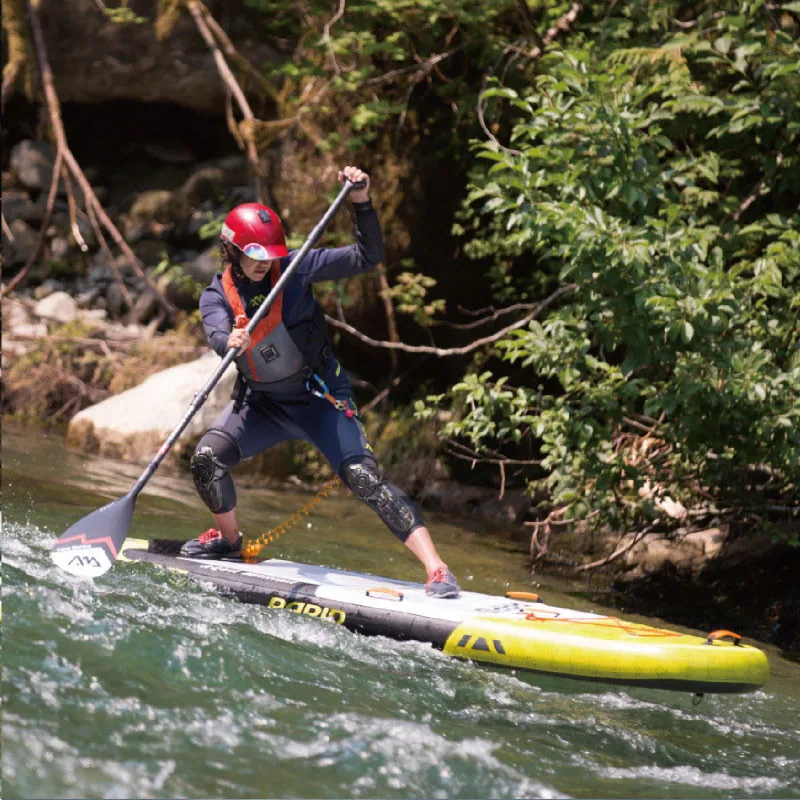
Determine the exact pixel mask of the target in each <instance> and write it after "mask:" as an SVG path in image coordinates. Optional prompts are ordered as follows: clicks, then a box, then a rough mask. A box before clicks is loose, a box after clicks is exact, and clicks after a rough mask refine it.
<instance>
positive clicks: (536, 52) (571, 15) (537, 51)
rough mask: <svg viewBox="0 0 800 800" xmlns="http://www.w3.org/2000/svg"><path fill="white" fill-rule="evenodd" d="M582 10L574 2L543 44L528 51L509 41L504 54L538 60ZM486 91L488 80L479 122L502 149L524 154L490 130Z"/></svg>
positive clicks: (515, 153) (480, 100) (545, 37)
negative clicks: (510, 53)
mask: <svg viewBox="0 0 800 800" xmlns="http://www.w3.org/2000/svg"><path fill="white" fill-rule="evenodd" d="M582 10H583V4H582V3H573V4H572V7H571V8H570V10H569V11H567V13H566V14H564V16H562V17H561V18H560V19H559V20H558V22H556V24H555V25H553V26H552V27H551V28H550V29H549V30H548V31H547V33H546V34H545V35H544V37H543V38H542V40H541V45H540V46H536V47H534V48H533V50H529V51H527V52H526V51H523V50H521V49H520V48H518V47H516V46H515V45H513V44H510V43H509V44H507V45H506V47H505V49H504V50H503V54H504V55H505V54H506V53H508V52H510V51H515V52H517V53H518V54H519V55H524V56H526V57H527V58H529V59H530V60H531V61H536V59H538V58H539V57H540V56H541V55H542V54H543V53H544V49H545V48H546V47H547V45H549V44H550V43H551V42H552V41H553V40H554V39H555V38H556V36H558V35H559V34H560V33H566V32H567V31H568V30H569V29H570V27H571V26H572V25H573V23H574V22H575V20H576V19H577V18H578V14H580V13H581V11H582ZM485 92H486V81H485V80H484V87H483V89H481V92H480V94H479V95H478V104H477V106H476V109H475V110H476V112H477V114H478V122H479V123H480V126H481V128H482V129H483V132H484V133H485V134H486V136H487V137H488V138H489V139H490V140H491V141H492V142H494V143H495V144H496V145H497V146H498V147H499V148H500V149H501V150H503V151H505V152H506V153H511V154H512V155H516V156H519V155H522V152H521V151H520V150H514V149H513V148H511V147H506V146H505V145H504V144H502V143H501V142H500V140H499V139H498V138H497V137H496V136H495V135H494V134H493V133H492V132H491V131H490V130H489V127H488V126H487V124H486V120H485V119H484V115H483V111H484V104H483V96H484V93H485Z"/></svg>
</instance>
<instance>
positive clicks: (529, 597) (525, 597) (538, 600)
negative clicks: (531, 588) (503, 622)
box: [506, 592, 542, 603]
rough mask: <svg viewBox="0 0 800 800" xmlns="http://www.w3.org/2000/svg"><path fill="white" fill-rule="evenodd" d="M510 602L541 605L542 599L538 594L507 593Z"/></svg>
mask: <svg viewBox="0 0 800 800" xmlns="http://www.w3.org/2000/svg"><path fill="white" fill-rule="evenodd" d="M506 597H508V598H509V599H510V600H530V602H531V603H541V602H542V598H541V597H539V595H538V594H536V592H506Z"/></svg>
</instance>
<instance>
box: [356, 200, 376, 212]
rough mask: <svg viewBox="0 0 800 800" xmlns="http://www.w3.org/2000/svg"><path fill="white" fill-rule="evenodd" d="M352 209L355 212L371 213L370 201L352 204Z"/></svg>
mask: <svg viewBox="0 0 800 800" xmlns="http://www.w3.org/2000/svg"><path fill="white" fill-rule="evenodd" d="M353 208H354V209H355V210H356V211H371V210H372V200H364V202H363V203H353Z"/></svg>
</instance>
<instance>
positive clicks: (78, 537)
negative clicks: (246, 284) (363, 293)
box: [50, 180, 366, 578]
mask: <svg viewBox="0 0 800 800" xmlns="http://www.w3.org/2000/svg"><path fill="white" fill-rule="evenodd" d="M365 186H366V184H365V183H364V182H360V183H352V182H351V181H349V180H346V181H345V183H344V186H343V187H342V190H341V191H340V192H339V194H338V195H337V197H336V199H335V200H334V201H333V203H332V204H331V206H330V208H329V209H328V210H327V211H326V212H325V215H324V216H323V217H322V219H321V220H320V221H319V223H317V225H316V227H315V228H314V230H312V231H311V233H310V234H309V236H308V239H306V241H305V243H304V244H303V246H302V247H301V248H300V250H299V251H298V252H297V254H296V255H295V257H294V258H293V259H292V262H291V264H289V266H288V267H286V269H285V271H284V273H283V275H281V277H280V278H279V279H278V282H277V283H276V284H275V286H273V287H272V291H271V292H270V293H269V294H268V295H267V297H266V298H265V300H264V302H263V303H262V304H261V306H260V307H259V309H258V311H256V313H255V314H254V315H253V317H252V318H251V319H250V322H249V324H248V325H247V328H245V330H246V331H247V332H248V333H252V332H253V331H254V330H255V328H256V326H257V325H258V323H259V322H261V320H262V319H263V318H264V317H265V316H266V314H267V312H268V311H269V309H270V306H271V305H272V304H273V302H274V301H275V298H277V297H278V295H279V294H280V293H281V292H282V291H283V288H284V286H285V285H286V282H287V281H288V280H289V278H290V277H291V275H292V273H293V272H294V271H295V269H296V268H297V267H298V266H299V264H300V263H301V262H302V261H303V259H304V258H305V257H306V255H307V254H308V251H309V250H310V249H311V248H312V247H313V246H314V244H316V242H317V240H318V239H319V237H320V236H321V235H322V231H323V230H324V228H325V226H326V225H327V224H328V223H329V222H330V221H331V219H332V218H333V216H334V214H335V213H336V211H337V210H338V208H339V206H340V205H341V204H342V202H343V201H344V199H345V198H346V197H347V195H348V194H349V193H350V192H351V191H353V190H354V189H356V190H358V189H363V188H364V187H365ZM238 354H239V353H238V350H237V349H236V348H232V349H231V350H229V351H228V352H227V354H226V355H225V357H224V358H223V359H222V361H221V362H220V364H219V366H218V367H217V368H216V370H214V374H213V375H212V376H211V377H210V378H209V379H208V380H207V381H206V383H205V385H204V386H203V387H202V388H201V389H200V390H199V391H198V392H197V394H196V395H195V396H194V399H193V400H192V403H191V405H190V406H189V408H188V410H187V411H186V413H185V414H184V415H183V418H182V419H181V421H180V422H179V423H178V425H177V426H176V427H175V429H174V430H173V431H172V433H171V434H170V435H169V437H168V438H167V440H166V441H165V442H164V444H163V445H161V449H160V450H159V451H158V454H157V455H156V457H155V458H154V459H153V460H152V461H151V462H150V463H149V464H148V466H147V469H145V471H144V472H143V473H142V474H141V476H140V477H139V480H137V481H136V483H135V484H134V485H133V488H132V489H131V490H130V491H129V492H128V493H127V494H126V495H125V496H124V497H121V498H120V499H119V500H115V501H114V502H112V503H109V504H108V505H106V506H103V507H102V508H99V509H97V511H93V512H92V513H91V514H89V515H88V516H86V517H84V518H83V519H82V520H80V521H79V522H76V523H75V524H74V525H73V526H72V527H71V528H70V529H69V530H67V531H66V532H65V533H63V534H62V535H61V537H59V539H58V541H57V542H56V543H55V544H54V545H53V548H52V551H51V554H50V555H51V558H52V559H53V561H54V562H55V563H56V564H57V565H58V566H59V567H61V568H62V569H64V570H66V571H67V572H70V573H72V574H73V575H79V576H82V577H89V578H93V577H96V576H98V575H102V574H103V573H104V572H106V571H107V570H109V569H110V568H111V566H112V565H113V563H114V560H115V559H116V558H117V555H118V554H119V552H120V550H121V549H122V545H123V543H124V541H125V539H126V538H127V536H128V529H129V528H130V524H131V518H132V517H133V507H134V505H135V504H136V498H137V497H138V495H139V492H141V491H142V489H143V488H144V487H145V484H146V483H147V482H148V481H149V480H150V478H151V477H152V476H153V474H154V473H155V471H156V470H157V469H158V467H159V465H160V464H161V462H162V461H163V460H164V457H165V456H166V455H167V453H168V452H169V451H170V449H171V447H172V445H173V444H174V443H175V442H176V440H177V439H178V437H179V436H180V435H181V434H182V433H183V431H184V430H185V429H186V426H187V425H188V424H189V422H190V420H191V419H192V417H193V416H194V415H195V414H196V413H197V411H198V410H199V409H200V407H201V406H202V405H203V403H205V401H206V400H207V399H208V395H209V394H210V393H211V390H212V389H213V388H214V387H215V386H216V385H217V383H218V382H219V379H220V378H221V377H222V375H223V373H224V372H225V370H226V369H227V368H228V367H229V366H230V365H231V363H232V362H233V361H234V359H235V358H236V357H237V355H238Z"/></svg>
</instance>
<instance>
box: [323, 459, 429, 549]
mask: <svg viewBox="0 0 800 800" xmlns="http://www.w3.org/2000/svg"><path fill="white" fill-rule="evenodd" d="M339 475H340V477H341V479H342V480H343V481H344V482H345V483H346V484H347V486H348V487H349V488H350V490H351V491H352V492H353V494H354V495H355V496H356V497H357V498H358V499H359V500H361V502H362V503H366V504H367V505H368V506H369V507H370V508H371V509H372V510H373V511H375V512H376V513H377V514H378V516H379V517H380V518H381V519H382V520H383V522H384V524H385V525H386V527H387V528H389V530H390V531H391V532H392V533H393V534H394V535H395V536H396V537H397V538H398V539H399V540H400V541H401V542H405V541H406V539H408V537H409V536H410V535H411V533H412V532H413V531H414V530H415V529H416V528H419V527H420V525H422V524H423V522H422V517H420V515H419V512H418V511H417V507H416V505H415V504H414V503H412V502H411V500H409V498H408V496H407V495H406V494H405V493H404V492H402V491H401V490H400V489H398V488H397V487H396V486H395V485H394V484H393V483H390V482H389V481H387V480H386V479H385V478H384V477H383V476H382V475H381V472H380V470H379V469H378V465H377V463H376V462H375V461H374V460H372V459H370V458H366V457H359V458H357V459H351V460H350V461H346V462H345V463H344V464H342V467H341V468H340V470H339Z"/></svg>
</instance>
